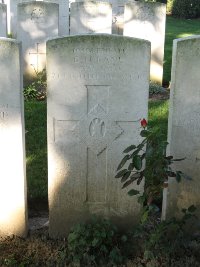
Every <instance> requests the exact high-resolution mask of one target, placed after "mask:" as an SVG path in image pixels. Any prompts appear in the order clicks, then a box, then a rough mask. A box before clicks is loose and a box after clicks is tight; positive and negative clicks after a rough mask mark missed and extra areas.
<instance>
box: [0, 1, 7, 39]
mask: <svg viewBox="0 0 200 267" xmlns="http://www.w3.org/2000/svg"><path fill="white" fill-rule="evenodd" d="M6 36H7V11H6V5H5V4H1V3H0V37H6Z"/></svg>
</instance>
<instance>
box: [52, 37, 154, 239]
mask: <svg viewBox="0 0 200 267" xmlns="http://www.w3.org/2000/svg"><path fill="white" fill-rule="evenodd" d="M149 65H150V43H149V42H147V41H144V40H139V39H134V38H128V37H121V36H116V35H106V34H103V35H100V34H99V35H82V36H81V35H80V36H71V37H66V38H60V39H54V40H50V41H48V42H47V73H48V78H47V82H48V119H47V120H48V172H49V212H50V235H51V236H53V237H56V236H66V235H67V234H68V232H69V230H70V227H71V226H73V225H74V223H77V222H80V221H84V220H86V219H88V218H89V217H90V215H92V214H97V215H102V216H105V217H109V218H111V219H112V220H113V221H115V222H116V223H118V224H119V225H123V226H125V225H126V226H128V225H129V226H130V225H132V224H134V222H136V221H137V219H138V217H139V213H140V205H139V204H138V203H137V199H136V198H134V197H133V198H131V197H129V196H128V195H127V191H126V190H122V189H121V183H120V182H119V181H118V180H117V181H116V179H115V178H114V177H115V175H116V169H117V166H118V164H119V162H120V161H121V159H122V157H123V154H122V151H123V150H124V148H126V147H127V146H129V145H130V144H132V143H138V142H140V141H141V138H140V135H139V132H140V119H141V118H143V117H145V118H146V117H147V112H148V107H147V106H148V104H147V103H148V86H149ZM134 187H135V188H137V189H139V190H141V192H142V191H143V184H141V185H140V186H139V187H138V186H137V185H134Z"/></svg>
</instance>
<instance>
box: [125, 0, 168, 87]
mask: <svg viewBox="0 0 200 267" xmlns="http://www.w3.org/2000/svg"><path fill="white" fill-rule="evenodd" d="M165 21H166V5H165V4H161V3H143V2H138V1H133V3H128V4H126V5H125V11H124V36H132V37H136V38H141V39H145V40H149V41H150V42H151V71H150V78H151V80H152V81H155V82H159V83H162V76H163V58H164V44H165Z"/></svg>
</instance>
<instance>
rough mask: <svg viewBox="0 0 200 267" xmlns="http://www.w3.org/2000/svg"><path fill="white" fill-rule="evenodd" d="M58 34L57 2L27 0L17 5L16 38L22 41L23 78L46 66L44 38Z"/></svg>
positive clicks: (27, 78) (33, 74)
mask: <svg viewBox="0 0 200 267" xmlns="http://www.w3.org/2000/svg"><path fill="white" fill-rule="evenodd" d="M57 36H58V4H55V3H48V2H41V1H40V2H39V1H36V2H27V3H22V4H19V5H18V31H17V39H18V40H19V41H22V54H23V59H24V77H25V80H29V79H30V80H31V79H32V78H33V77H35V76H36V72H41V71H42V70H43V69H45V66H46V40H47V39H48V38H50V37H57Z"/></svg>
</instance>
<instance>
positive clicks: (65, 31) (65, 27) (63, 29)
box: [46, 0, 69, 36]
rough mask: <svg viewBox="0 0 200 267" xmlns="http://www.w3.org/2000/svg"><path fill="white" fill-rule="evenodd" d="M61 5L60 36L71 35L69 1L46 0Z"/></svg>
mask: <svg viewBox="0 0 200 267" xmlns="http://www.w3.org/2000/svg"><path fill="white" fill-rule="evenodd" d="M46 2H51V3H57V4H59V29H58V34H59V36H63V35H69V0H46Z"/></svg>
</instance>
